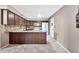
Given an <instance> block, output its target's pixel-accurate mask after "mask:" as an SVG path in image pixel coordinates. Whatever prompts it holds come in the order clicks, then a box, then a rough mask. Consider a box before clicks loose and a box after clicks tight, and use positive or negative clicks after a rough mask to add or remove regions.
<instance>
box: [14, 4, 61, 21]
mask: <svg viewBox="0 0 79 59" xmlns="http://www.w3.org/2000/svg"><path fill="white" fill-rule="evenodd" d="M13 7H14V8H16V9H17V10H18V11H20V12H21V13H22V14H23V15H24V16H25V17H26V18H28V19H29V20H47V18H49V17H50V16H51V15H53V14H54V13H55V12H56V11H58V10H59V9H60V8H61V7H62V5H13Z"/></svg>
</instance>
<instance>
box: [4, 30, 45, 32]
mask: <svg viewBox="0 0 79 59" xmlns="http://www.w3.org/2000/svg"><path fill="white" fill-rule="evenodd" d="M5 32H45V31H42V30H27V31H25V30H24V31H23V30H18V31H5Z"/></svg>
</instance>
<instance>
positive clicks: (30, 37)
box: [9, 32, 47, 44]
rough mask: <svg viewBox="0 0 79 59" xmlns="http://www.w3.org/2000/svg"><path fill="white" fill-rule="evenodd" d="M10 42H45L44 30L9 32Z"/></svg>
mask: <svg viewBox="0 0 79 59" xmlns="http://www.w3.org/2000/svg"><path fill="white" fill-rule="evenodd" d="M9 43H10V44H46V43H47V40H46V32H10V33H9Z"/></svg>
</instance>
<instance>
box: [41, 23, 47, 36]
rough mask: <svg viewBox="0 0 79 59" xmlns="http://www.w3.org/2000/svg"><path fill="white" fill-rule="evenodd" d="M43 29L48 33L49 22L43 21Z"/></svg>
mask: <svg viewBox="0 0 79 59" xmlns="http://www.w3.org/2000/svg"><path fill="white" fill-rule="evenodd" d="M42 31H44V32H46V33H47V35H48V23H46V22H44V23H42Z"/></svg>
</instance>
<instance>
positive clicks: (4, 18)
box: [1, 9, 34, 26]
mask: <svg viewBox="0 0 79 59" xmlns="http://www.w3.org/2000/svg"><path fill="white" fill-rule="evenodd" d="M33 23H34V22H33V21H29V20H26V19H24V18H23V17H21V16H19V15H17V14H15V13H13V12H11V11H10V10H8V9H1V24H4V25H18V26H19V25H22V26H33Z"/></svg>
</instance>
